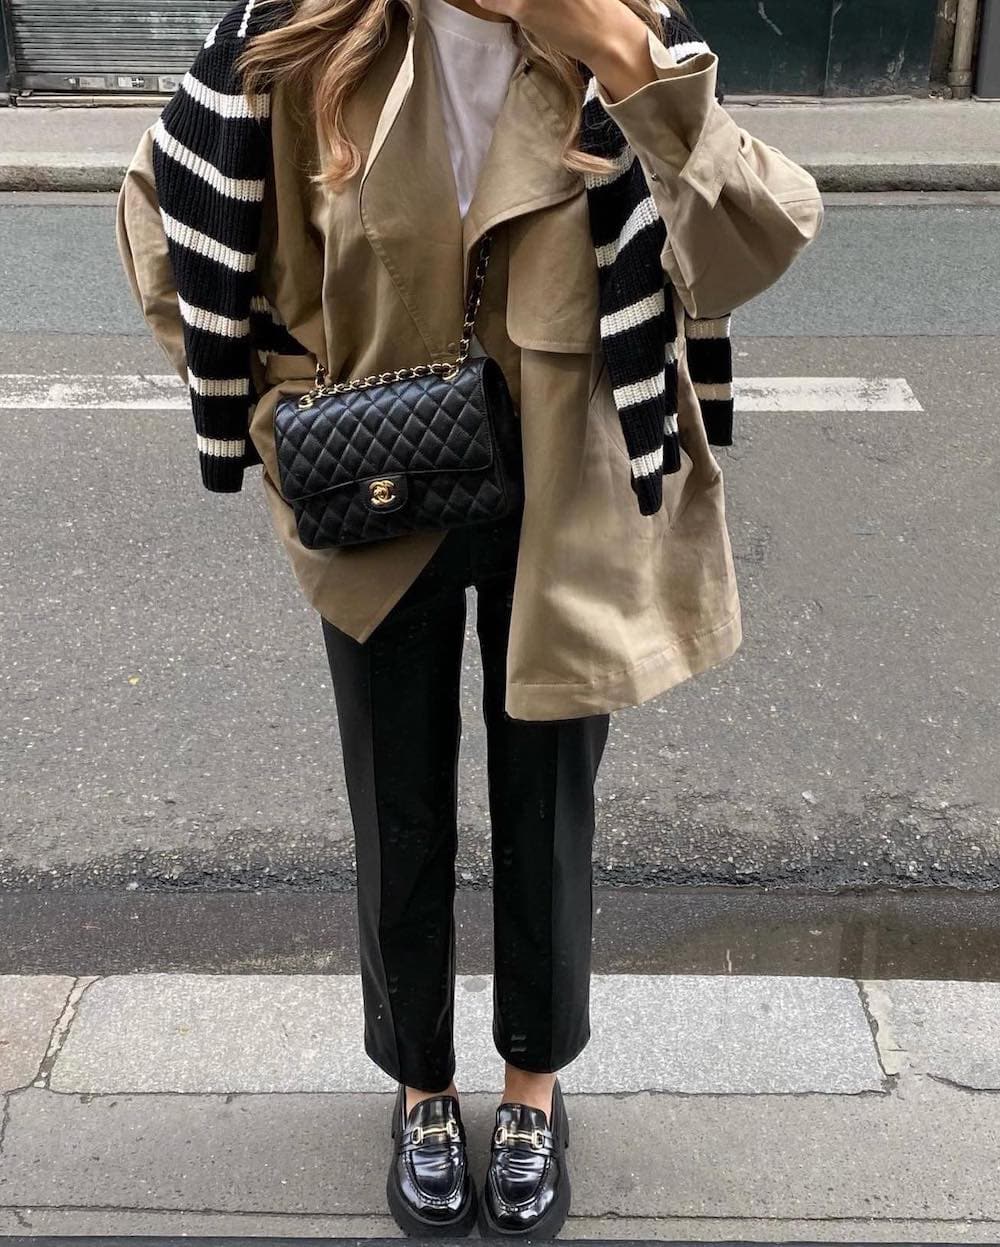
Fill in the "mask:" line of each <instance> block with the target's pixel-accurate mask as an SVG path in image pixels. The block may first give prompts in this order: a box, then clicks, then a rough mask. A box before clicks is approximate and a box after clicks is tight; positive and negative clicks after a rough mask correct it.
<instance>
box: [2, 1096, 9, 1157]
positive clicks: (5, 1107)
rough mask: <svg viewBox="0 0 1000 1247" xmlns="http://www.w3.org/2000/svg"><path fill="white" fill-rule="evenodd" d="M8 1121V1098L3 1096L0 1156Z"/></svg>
mask: <svg viewBox="0 0 1000 1247" xmlns="http://www.w3.org/2000/svg"><path fill="white" fill-rule="evenodd" d="M9 1121H10V1096H9V1095H5V1096H4V1098H3V1105H2V1107H0V1156H2V1155H3V1141H4V1139H5V1138H6V1137H7V1123H8V1122H9Z"/></svg>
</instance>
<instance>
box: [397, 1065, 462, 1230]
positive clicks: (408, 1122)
mask: <svg viewBox="0 0 1000 1247" xmlns="http://www.w3.org/2000/svg"><path fill="white" fill-rule="evenodd" d="M392 1138H393V1149H392V1161H391V1163H390V1165H389V1175H388V1177H387V1179H386V1184H385V1193H386V1198H387V1199H388V1201H389V1211H390V1212H391V1213H392V1216H393V1220H394V1221H395V1222H396V1224H397V1225H398V1226H399V1228H400V1229H401V1230H402V1231H403V1232H404V1234H409V1235H413V1236H416V1237H433V1236H436V1235H442V1236H448V1237H452V1236H459V1235H464V1234H468V1232H469V1231H470V1230H471V1229H472V1227H473V1226H474V1225H475V1223H476V1205H477V1202H478V1201H477V1199H476V1190H475V1186H474V1185H473V1182H472V1178H471V1176H470V1174H469V1166H468V1163H467V1158H466V1152H465V1127H464V1126H463V1124H462V1115H461V1112H460V1111H459V1107H458V1101H457V1100H456V1099H455V1097H454V1096H451V1095H436V1096H433V1097H432V1098H431V1099H429V1100H421V1101H420V1103H419V1104H414V1106H413V1108H412V1109H411V1110H410V1113H409V1115H407V1112H406V1088H405V1086H403V1084H402V1083H400V1085H399V1090H398V1092H397V1093H396V1102H395V1105H394V1107H393V1114H392Z"/></svg>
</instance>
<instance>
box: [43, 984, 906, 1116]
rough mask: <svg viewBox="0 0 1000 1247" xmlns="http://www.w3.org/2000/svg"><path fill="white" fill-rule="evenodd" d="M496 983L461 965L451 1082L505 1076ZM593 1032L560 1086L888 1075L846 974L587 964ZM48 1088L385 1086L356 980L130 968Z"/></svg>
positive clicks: (97, 993) (98, 993)
mask: <svg viewBox="0 0 1000 1247" xmlns="http://www.w3.org/2000/svg"><path fill="white" fill-rule="evenodd" d="M492 996H493V992H492V979H491V977H490V976H488V975H459V976H458V979H457V983H456V1006H455V1018H456V1034H455V1047H456V1052H457V1055H458V1069H459V1078H460V1080H461V1081H460V1086H461V1087H462V1088H463V1090H467V1091H488V1090H494V1089H498V1088H499V1087H500V1086H501V1085H502V1063H501V1059H500V1057H499V1054H498V1053H497V1052H496V1050H495V1048H494V1045H493V1041H492V1034H491V1019H492V1007H493V1000H492ZM591 1028H592V1035H591V1040H590V1043H589V1044H588V1045H587V1047H586V1048H585V1049H584V1051H583V1053H582V1055H581V1056H580V1057H579V1058H578V1059H577V1060H576V1061H575V1062H573V1064H572V1065H571V1066H569V1067H568V1068H567V1069H566V1072H565V1074H564V1076H563V1080H564V1085H565V1087H566V1089H567V1090H568V1091H571V1092H573V1091H575V1092H585V1091H595V1092H604V1093H613V1092H629V1091H640V1090H664V1091H680V1092H687V1093H714V1094H732V1093H746V1094H758V1093H761V1092H785V1093H794V1092H804V1091H823V1092H837V1093H841V1094H856V1093H859V1092H865V1091H880V1090H882V1086H883V1071H882V1069H881V1066H880V1065H879V1062H878V1056H877V1053H876V1050H875V1046H874V1043H873V1041H872V1036H871V1031H870V1028H869V1025H868V1021H867V1018H866V1015H865V1013H864V1009H863V1007H862V1004H861V1000H860V997H859V994H858V990H857V987H856V985H855V984H854V983H853V982H852V981H850V980H849V979H828V978H808V977H800V976H789V977H787V978H780V977H776V978H761V977H755V976H749V975H747V976H742V975H732V976H719V975H692V976H669V977H666V976H661V975H595V976H594V978H593V980H592V988H591ZM50 1085H51V1087H52V1089H53V1090H55V1091H64V1092H86V1093H91V1094H93V1093H115V1092H163V1091H178V1092H217V1093H220V1092H258V1093H259V1092H286V1093H288V1092H296V1091H315V1092H322V1091H332V1092H344V1091H388V1090H391V1089H392V1087H393V1083H392V1081H391V1080H390V1079H389V1077H388V1076H387V1075H386V1074H384V1073H383V1072H382V1071H381V1070H380V1069H379V1068H378V1067H377V1066H375V1065H374V1063H373V1062H372V1061H371V1060H370V1059H369V1058H368V1057H367V1056H366V1054H365V1052H364V1047H363V1019H362V1001H361V988H360V980H359V979H358V977H357V976H355V975H252V974H251V975H200V974H136V975H116V976H111V977H108V978H106V979H101V980H98V981H96V982H94V983H92V984H91V985H90V987H89V988H88V990H87V991H86V992H85V994H84V995H83V997H82V999H81V1001H80V1004H79V1007H78V1010H77V1014H76V1017H75V1020H74V1023H73V1026H72V1028H71V1030H70V1032H69V1035H68V1038H67V1039H66V1041H65V1042H64V1044H63V1046H62V1049H61V1051H60V1053H59V1056H58V1057H57V1059H56V1061H55V1063H54V1065H53V1068H52V1072H51V1081H50Z"/></svg>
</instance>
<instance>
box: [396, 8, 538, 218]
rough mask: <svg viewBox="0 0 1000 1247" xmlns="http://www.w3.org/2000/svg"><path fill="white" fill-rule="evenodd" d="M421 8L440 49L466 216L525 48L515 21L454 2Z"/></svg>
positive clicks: (444, 106) (437, 57)
mask: <svg viewBox="0 0 1000 1247" xmlns="http://www.w3.org/2000/svg"><path fill="white" fill-rule="evenodd" d="M420 11H421V13H422V14H423V16H424V17H425V18H426V21H427V27H428V31H429V33H430V36H431V44H432V46H433V48H434V63H435V66H436V68H437V74H438V94H439V96H440V99H441V111H442V112H443V114H444V126H445V133H446V135H447V139H448V148H449V150H450V152H451V167H452V168H453V169H454V171H455V186H456V188H457V190H458V208H459V213H460V215H461V216H463V217H464V216H465V214H466V212H467V211H468V208H469V204H470V203H471V202H472V196H473V192H474V191H475V189H476V182H477V181H478V180H479V171H480V169H481V168H482V166H483V161H484V160H485V158H486V153H487V151H488V150H489V146H490V141H491V140H492V138H493V130H494V128H495V126H496V122H497V117H499V115H500V109H501V108H502V107H503V102H504V99H505V98H506V95H507V87H508V86H509V84H510V79H511V76H512V74H513V73H514V70H515V69H516V67H517V64H518V61H520V59H521V52H520V49H519V48H518V46H517V44H516V43H515V42H514V35H513V27H512V24H511V23H510V22H493V21H490V20H489V19H488V18H485V17H478V16H477V15H476V14H473V13H465V12H463V10H462V9H458V8H456V7H455V6H454V5H453V4H451V3H449V0H421V3H420Z"/></svg>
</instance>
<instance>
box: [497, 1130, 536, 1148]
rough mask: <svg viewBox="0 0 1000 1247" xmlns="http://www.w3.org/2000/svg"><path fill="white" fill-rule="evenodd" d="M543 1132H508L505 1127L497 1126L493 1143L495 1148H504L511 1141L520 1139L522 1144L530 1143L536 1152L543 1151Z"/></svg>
mask: <svg viewBox="0 0 1000 1247" xmlns="http://www.w3.org/2000/svg"><path fill="white" fill-rule="evenodd" d="M545 1133H546V1132H545V1131H544V1130H538V1129H535V1130H510V1129H509V1128H508V1127H507V1126H497V1128H496V1130H495V1131H494V1132H493V1142H494V1143H495V1144H496V1145H497V1147H506V1146H507V1144H508V1143H509V1142H510V1141H511V1139H521V1140H522V1142H524V1143H530V1144H531V1146H532V1148H533V1150H534V1151H536V1152H540V1151H543V1150H544V1148H545Z"/></svg>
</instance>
